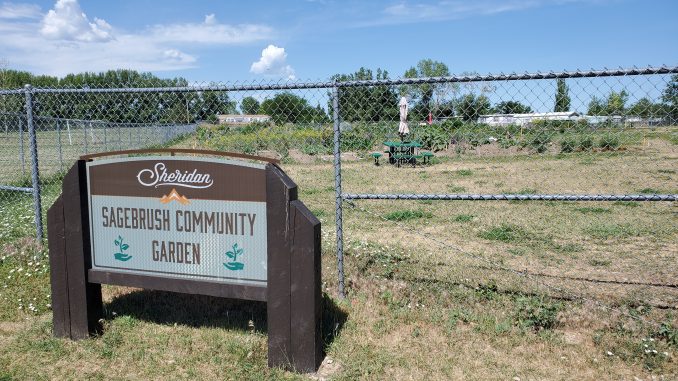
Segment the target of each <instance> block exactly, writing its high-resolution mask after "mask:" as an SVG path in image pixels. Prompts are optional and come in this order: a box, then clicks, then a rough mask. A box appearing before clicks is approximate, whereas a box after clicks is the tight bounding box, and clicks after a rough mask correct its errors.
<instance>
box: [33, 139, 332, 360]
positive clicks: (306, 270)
mask: <svg viewBox="0 0 678 381" xmlns="http://www.w3.org/2000/svg"><path fill="white" fill-rule="evenodd" d="M141 151H143V152H141ZM131 153H144V154H146V153H149V154H150V153H191V154H197V155H214V153H213V152H212V151H202V150H174V149H159V150H139V151H134V152H131V151H115V152H108V153H103V154H96V155H87V156H84V157H82V158H81V159H80V160H78V161H77V162H76V163H75V164H74V165H73V167H72V168H71V169H70V170H69V171H68V173H67V174H66V176H65V177H64V180H63V186H62V194H61V195H60V196H59V197H58V198H57V200H56V201H55V203H54V204H53V205H52V207H51V208H50V209H49V211H48V213H47V223H48V245H49V259H50V266H51V287H52V312H53V321H54V335H55V336H57V337H66V338H70V339H73V340H79V339H84V338H87V337H89V336H90V335H93V334H96V333H98V332H100V330H101V326H100V319H102V317H103V302H102V296H101V285H102V284H112V285H119V286H129V287H139V288H144V289H152V290H163V291H171V292H179V293H185V294H200V295H208V296H215V297H222V298H233V299H244V300H253V301H262V302H266V303H267V316H268V319H267V320H268V365H269V366H270V367H282V368H285V369H289V370H293V371H297V372H313V371H316V370H317V368H318V366H319V365H320V363H321V361H322V358H323V343H322V336H321V321H322V319H321V313H322V308H321V298H322V295H321V289H320V287H321V263H320V252H321V250H320V249H321V246H320V245H321V242H320V237H321V234H320V221H318V219H317V218H316V217H315V216H314V215H313V214H312V213H311V212H310V211H309V209H308V208H307V207H306V206H305V205H304V204H303V203H302V202H301V201H299V200H298V199H297V186H296V184H295V183H294V181H292V179H290V178H289V177H288V176H287V175H286V174H285V172H284V171H283V170H282V169H281V168H280V167H279V166H278V165H277V163H275V162H274V161H273V160H271V159H267V158H260V157H257V156H251V155H247V156H248V157H247V159H254V160H263V161H266V162H268V164H266V167H265V172H266V173H265V176H266V217H267V239H268V252H267V260H268V265H267V285H266V286H265V287H264V286H253V285H240V284H224V283H220V282H210V281H206V280H193V279H177V278H166V277H162V276H155V275H137V274H125V273H120V272H114V271H102V270H95V269H92V263H91V256H90V247H91V246H90V228H89V223H90V222H89V211H88V192H87V170H86V163H87V161H89V160H92V159H94V158H96V157H103V156H111V155H128V154H131ZM220 156H234V155H230V154H228V153H226V154H224V153H220ZM235 157H242V156H235ZM186 159H187V160H190V157H186Z"/></svg>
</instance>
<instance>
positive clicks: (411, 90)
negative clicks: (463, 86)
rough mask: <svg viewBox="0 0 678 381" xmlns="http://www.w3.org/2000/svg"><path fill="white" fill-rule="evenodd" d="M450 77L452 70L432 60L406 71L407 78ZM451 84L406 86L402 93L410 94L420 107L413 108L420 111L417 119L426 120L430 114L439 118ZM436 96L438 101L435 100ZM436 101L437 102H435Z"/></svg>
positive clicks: (423, 61)
mask: <svg viewBox="0 0 678 381" xmlns="http://www.w3.org/2000/svg"><path fill="white" fill-rule="evenodd" d="M449 75H450V69H449V68H448V67H447V65H445V64H444V63H442V62H440V61H434V60H432V59H423V60H420V61H419V62H418V63H417V66H416V67H411V68H409V69H407V70H406V71H405V74H404V77H405V78H422V77H444V76H449ZM449 86H450V85H449V84H445V83H438V84H430V83H424V84H421V85H406V86H403V87H402V88H401V91H402V92H405V93H408V94H409V95H410V96H411V97H412V99H413V100H414V101H415V103H417V104H418V105H419V107H412V108H413V110H420V111H419V112H417V113H416V114H422V115H416V116H415V118H417V119H420V120H421V119H425V118H426V117H427V116H428V114H429V113H432V114H434V115H435V116H438V106H439V104H440V103H441V102H442V98H443V97H444V95H445V93H446V91H447V88H448V87H449ZM434 95H436V99H434ZM434 101H435V102H434Z"/></svg>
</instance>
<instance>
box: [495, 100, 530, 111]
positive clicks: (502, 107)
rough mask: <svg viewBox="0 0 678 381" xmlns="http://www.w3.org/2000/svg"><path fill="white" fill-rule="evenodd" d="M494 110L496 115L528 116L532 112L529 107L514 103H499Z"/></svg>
mask: <svg viewBox="0 0 678 381" xmlns="http://www.w3.org/2000/svg"><path fill="white" fill-rule="evenodd" d="M494 108H495V109H496V111H497V114H529V113H531V112H532V108H531V107H530V106H525V105H524V104H522V103H520V102H516V101H505V102H499V103H497V104H496V105H495V106H494Z"/></svg>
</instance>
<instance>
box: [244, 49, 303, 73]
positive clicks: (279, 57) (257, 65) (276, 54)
mask: <svg viewBox="0 0 678 381" xmlns="http://www.w3.org/2000/svg"><path fill="white" fill-rule="evenodd" d="M250 72H252V73H254V74H264V75H270V76H279V77H283V78H287V79H295V75H294V69H293V68H292V66H290V65H288V64H287V53H285V48H279V47H277V46H275V45H269V46H267V47H266V48H264V50H262V51H261V57H260V58H259V61H256V62H253V63H252V66H251V67H250Z"/></svg>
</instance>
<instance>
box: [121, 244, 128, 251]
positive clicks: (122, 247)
mask: <svg viewBox="0 0 678 381" xmlns="http://www.w3.org/2000/svg"><path fill="white" fill-rule="evenodd" d="M127 249H129V245H128V244H123V245H122V246H120V250H123V251H125V250H127Z"/></svg>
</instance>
